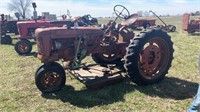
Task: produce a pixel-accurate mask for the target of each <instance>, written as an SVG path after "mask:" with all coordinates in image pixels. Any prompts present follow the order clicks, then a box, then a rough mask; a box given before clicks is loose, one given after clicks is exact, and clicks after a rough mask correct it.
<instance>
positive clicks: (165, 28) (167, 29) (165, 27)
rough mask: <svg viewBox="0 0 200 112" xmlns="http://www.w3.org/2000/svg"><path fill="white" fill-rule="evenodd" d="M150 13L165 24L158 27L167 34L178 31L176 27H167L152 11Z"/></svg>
mask: <svg viewBox="0 0 200 112" xmlns="http://www.w3.org/2000/svg"><path fill="white" fill-rule="evenodd" d="M149 12H151V13H153V15H155V16H156V17H157V18H158V19H159V20H160V21H161V22H162V23H163V24H164V25H157V27H159V28H161V29H163V30H165V31H167V32H175V31H176V26H174V25H167V24H166V23H165V22H164V21H163V20H162V19H161V18H160V17H159V16H158V15H157V14H156V13H154V12H153V11H151V10H150V11H149Z"/></svg>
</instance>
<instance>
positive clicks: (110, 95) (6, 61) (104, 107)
mask: <svg viewBox="0 0 200 112" xmlns="http://www.w3.org/2000/svg"><path fill="white" fill-rule="evenodd" d="M164 20H165V21H166V22H167V23H168V24H173V25H176V27H177V32H175V33H169V35H170V36H171V37H172V41H173V42H174V46H173V47H174V49H175V52H174V60H173V63H172V67H171V68H170V70H169V73H168V74H167V76H166V78H165V79H164V80H163V81H161V82H160V83H157V84H154V85H148V86H135V85H134V84H133V83H132V82H131V81H130V80H129V79H126V80H124V81H123V82H122V83H118V84H115V85H111V86H107V87H104V88H101V89H97V90H89V89H87V88H86V87H85V86H84V85H83V84H82V83H80V82H79V81H77V80H76V79H71V78H70V77H69V75H67V82H66V85H65V87H64V88H63V89H62V90H61V91H59V92H56V93H55V94H41V92H40V91H39V90H38V89H37V88H36V86H35V82H34V74H35V70H36V69H37V68H38V67H39V66H40V65H41V63H40V61H39V60H38V59H37V58H36V55H37V53H36V52H37V47H36V45H35V43H34V41H33V44H34V47H33V50H32V53H31V54H30V55H28V56H19V55H18V54H17V53H16V52H15V50H14V46H13V45H0V90H1V91H0V111H8V112H10V111H15V112H17V111H24V112H28V111H39V112H40V111H41V112H42V111H50V112H52V111H59V112H62V111H63V112H67V111H69V112H70V111H71V112H76V111H80V112H88V111H95V112H100V111H110V112H113V111H115V112H121V111H127V112H132V111H139V112H184V111H186V110H187V108H188V106H189V105H190V103H191V101H192V99H193V97H194V95H195V93H196V91H197V87H198V83H199V82H200V76H199V75H198V64H197V62H198V61H197V60H198V54H199V52H200V36H199V35H188V34H187V32H184V31H182V30H181V17H168V18H164ZM105 21H106V20H102V21H101V22H105ZM13 38H15V36H13ZM16 41H17V40H16V39H14V41H13V44H15V43H16ZM89 59H90V58H89Z"/></svg>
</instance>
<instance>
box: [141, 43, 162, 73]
mask: <svg viewBox="0 0 200 112" xmlns="http://www.w3.org/2000/svg"><path fill="white" fill-rule="evenodd" d="M160 59H161V51H160V48H158V47H157V46H156V45H150V46H148V47H146V48H145V49H144V50H143V52H142V53H141V56H140V62H141V65H142V68H143V69H144V70H145V71H146V73H147V74H152V73H154V72H155V71H156V70H157V68H158V67H159V62H160Z"/></svg>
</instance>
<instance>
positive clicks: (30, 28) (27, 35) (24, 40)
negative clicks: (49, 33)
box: [15, 3, 73, 55]
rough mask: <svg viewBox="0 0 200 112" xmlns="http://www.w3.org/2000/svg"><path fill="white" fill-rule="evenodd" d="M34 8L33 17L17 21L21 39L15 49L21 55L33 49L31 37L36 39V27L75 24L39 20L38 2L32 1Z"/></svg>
mask: <svg viewBox="0 0 200 112" xmlns="http://www.w3.org/2000/svg"><path fill="white" fill-rule="evenodd" d="M32 6H33V8H34V12H33V14H34V15H33V19H34V20H27V21H19V22H17V27H18V31H19V36H18V38H19V41H18V42H17V43H16V44H15V51H16V52H17V53H18V54H19V55H24V54H29V53H30V52H31V50H32V44H31V42H30V41H29V39H35V29H36V28H41V27H55V26H57V27H61V26H63V25H67V26H73V23H72V22H71V21H50V20H45V19H43V20H38V16H37V12H36V7H37V6H36V4H35V3H32Z"/></svg>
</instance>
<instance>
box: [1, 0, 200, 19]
mask: <svg viewBox="0 0 200 112" xmlns="http://www.w3.org/2000/svg"><path fill="white" fill-rule="evenodd" d="M33 1H34V2H36V4H37V12H38V14H39V15H41V12H50V13H51V14H56V15H57V16H59V15H62V14H66V13H67V10H69V11H70V13H71V15H72V17H74V16H81V15H85V14H90V15H91V16H93V17H112V16H113V15H112V13H113V7H114V6H115V5H117V4H120V5H123V6H125V7H126V8H127V9H128V10H129V12H130V13H131V14H132V13H136V12H137V11H143V12H145V11H149V10H152V11H154V12H156V13H157V14H158V15H168V14H169V15H177V14H183V13H186V12H187V13H190V12H196V11H200V0H33ZM9 2H10V0H0V14H1V13H4V14H12V15H14V12H9V11H8V10H7V4H8V3H9ZM31 9H32V8H31ZM31 11H33V9H32V10H31ZM31 14H32V13H31Z"/></svg>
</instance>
